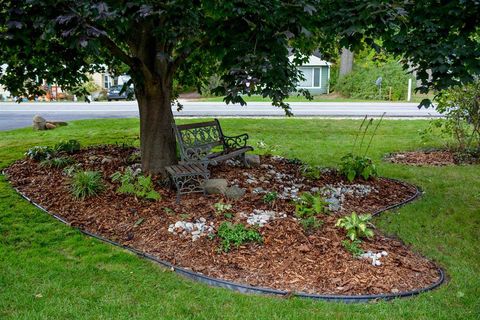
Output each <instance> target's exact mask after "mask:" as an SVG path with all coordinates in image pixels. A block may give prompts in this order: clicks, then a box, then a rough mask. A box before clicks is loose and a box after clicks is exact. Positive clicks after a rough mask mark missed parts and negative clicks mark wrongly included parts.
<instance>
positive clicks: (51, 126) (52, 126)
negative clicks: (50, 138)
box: [45, 122, 57, 130]
mask: <svg viewBox="0 0 480 320" xmlns="http://www.w3.org/2000/svg"><path fill="white" fill-rule="evenodd" d="M56 127H57V126H56V125H54V124H53V123H50V122H47V123H46V124H45V129H47V130H52V129H55V128H56Z"/></svg>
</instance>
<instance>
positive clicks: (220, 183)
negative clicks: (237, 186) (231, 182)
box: [203, 179, 228, 194]
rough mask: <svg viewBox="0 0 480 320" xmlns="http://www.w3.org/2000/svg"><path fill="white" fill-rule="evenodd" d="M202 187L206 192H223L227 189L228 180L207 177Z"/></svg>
mask: <svg viewBox="0 0 480 320" xmlns="http://www.w3.org/2000/svg"><path fill="white" fill-rule="evenodd" d="M203 187H204V188H205V192H206V193H207V194H223V193H225V191H226V190H227V187H228V182H227V180H225V179H209V180H207V181H205V183H204V185H203Z"/></svg>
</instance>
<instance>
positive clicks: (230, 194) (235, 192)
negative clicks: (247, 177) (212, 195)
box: [225, 186, 245, 200]
mask: <svg viewBox="0 0 480 320" xmlns="http://www.w3.org/2000/svg"><path fill="white" fill-rule="evenodd" d="M244 195H245V189H243V188H240V187H238V186H231V187H228V188H227V190H225V196H226V197H227V198H229V199H232V200H238V199H240V198H241V197H243V196H244Z"/></svg>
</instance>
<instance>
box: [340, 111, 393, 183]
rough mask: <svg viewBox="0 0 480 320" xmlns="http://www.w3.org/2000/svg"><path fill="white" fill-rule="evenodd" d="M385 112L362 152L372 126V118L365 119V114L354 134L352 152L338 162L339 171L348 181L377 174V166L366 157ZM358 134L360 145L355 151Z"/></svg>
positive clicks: (366, 178) (368, 177)
mask: <svg viewBox="0 0 480 320" xmlns="http://www.w3.org/2000/svg"><path fill="white" fill-rule="evenodd" d="M384 116H385V113H383V114H382V116H381V117H380V119H379V121H378V122H377V125H376V126H375V128H374V129H373V132H372V134H371V136H370V141H369V142H368V145H367V146H366V147H365V150H364V151H363V152H362V149H363V146H364V142H365V138H366V135H367V133H368V131H369V129H370V128H371V127H372V126H373V118H370V119H369V120H367V118H368V117H367V116H365V118H363V121H362V123H361V124H360V127H359V128H358V131H357V135H356V136H355V141H354V143H353V147H352V152H350V153H348V154H347V155H345V156H343V157H342V159H341V160H342V163H341V164H340V173H341V174H342V175H343V176H344V177H345V178H347V180H348V181H350V182H352V181H353V180H355V179H356V178H359V177H362V178H364V179H365V180H368V179H370V178H373V177H376V176H377V175H378V173H377V168H376V167H375V165H374V164H373V161H372V159H370V158H369V157H367V153H368V150H370V146H371V145H372V141H373V137H374V136H375V134H376V133H377V130H378V127H379V126H380V123H382V120H383V117H384ZM360 135H361V136H362V137H361V139H360V145H359V147H358V150H357V153H356V150H355V149H356V147H357V142H358V141H359V139H358V138H359V137H360Z"/></svg>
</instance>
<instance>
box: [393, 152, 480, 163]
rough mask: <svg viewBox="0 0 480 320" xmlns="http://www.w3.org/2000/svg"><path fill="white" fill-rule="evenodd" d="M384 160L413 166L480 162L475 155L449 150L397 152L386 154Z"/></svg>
mask: <svg viewBox="0 0 480 320" xmlns="http://www.w3.org/2000/svg"><path fill="white" fill-rule="evenodd" d="M385 160H386V161H388V162H392V163H400V164H407V165H413V166H448V165H458V164H474V163H479V162H480V158H479V157H477V156H475V155H462V154H459V153H458V152H455V151H451V150H428V151H409V152H398V153H393V154H390V155H388V156H387V157H385Z"/></svg>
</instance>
